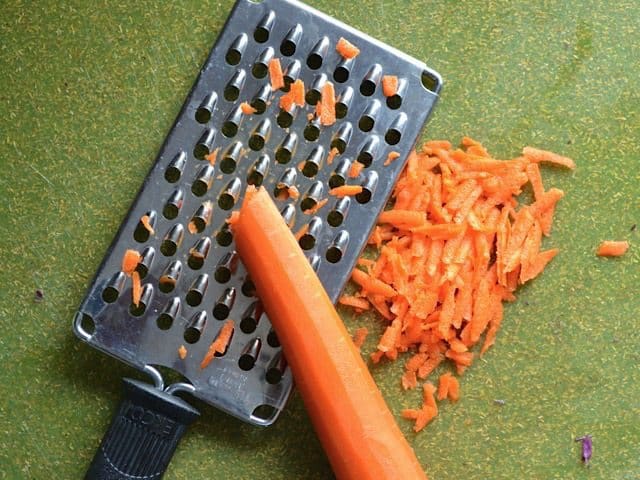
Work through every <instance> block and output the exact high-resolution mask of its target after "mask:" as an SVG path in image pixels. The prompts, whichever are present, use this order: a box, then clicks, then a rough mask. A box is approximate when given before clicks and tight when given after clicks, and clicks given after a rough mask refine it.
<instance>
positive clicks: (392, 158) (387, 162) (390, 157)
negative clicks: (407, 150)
mask: <svg viewBox="0 0 640 480" xmlns="http://www.w3.org/2000/svg"><path fill="white" fill-rule="evenodd" d="M399 157H400V154H399V153H398V152H396V151H392V152H389V155H387V159H386V160H385V161H384V166H385V167H386V166H387V165H390V164H391V163H393V162H394V161H395V160H396V159H398V158H399Z"/></svg>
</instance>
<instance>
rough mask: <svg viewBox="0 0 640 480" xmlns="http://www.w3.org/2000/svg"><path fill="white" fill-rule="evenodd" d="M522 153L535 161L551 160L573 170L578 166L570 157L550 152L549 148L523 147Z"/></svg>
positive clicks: (550, 161)
mask: <svg viewBox="0 0 640 480" xmlns="http://www.w3.org/2000/svg"><path fill="white" fill-rule="evenodd" d="M522 154H523V155H524V156H525V158H527V159H528V160H530V161H532V162H535V163H540V162H549V163H553V164H555V165H560V166H563V167H567V168H570V169H571V170H573V169H575V168H576V164H575V162H574V161H573V160H571V159H570V158H568V157H563V156H562V155H558V154H557V153H553V152H549V151H547V150H540V149H538V148H533V147H524V148H523V149H522Z"/></svg>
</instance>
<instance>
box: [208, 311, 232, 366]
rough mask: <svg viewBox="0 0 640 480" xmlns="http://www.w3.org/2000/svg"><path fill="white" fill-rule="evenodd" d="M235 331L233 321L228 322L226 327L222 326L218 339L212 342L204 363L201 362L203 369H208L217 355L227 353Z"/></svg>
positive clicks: (225, 324)
mask: <svg viewBox="0 0 640 480" xmlns="http://www.w3.org/2000/svg"><path fill="white" fill-rule="evenodd" d="M233 329H234V322H233V320H227V321H226V322H225V323H224V325H222V328H220V331H219V332H218V335H217V336H216V339H215V340H214V341H213V342H211V345H210V346H209V350H207V353H206V354H205V356H204V358H203V359H202V362H200V368H201V369H204V368H207V366H208V365H209V364H210V363H211V361H212V360H213V359H214V358H215V356H216V353H217V354H223V353H224V352H226V351H227V347H228V346H229V342H230V341H231V336H232V335H233Z"/></svg>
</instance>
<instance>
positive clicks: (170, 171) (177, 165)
mask: <svg viewBox="0 0 640 480" xmlns="http://www.w3.org/2000/svg"><path fill="white" fill-rule="evenodd" d="M186 164H187V154H186V153H184V152H183V151H180V152H178V153H177V154H176V155H175V156H174V157H173V158H172V159H171V162H169V165H167V169H166V170H165V171H164V178H165V180H166V181H167V182H169V183H176V182H177V181H178V180H180V177H181V176H182V172H183V171H184V167H185V165H186Z"/></svg>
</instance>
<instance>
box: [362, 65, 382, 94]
mask: <svg viewBox="0 0 640 480" xmlns="http://www.w3.org/2000/svg"><path fill="white" fill-rule="evenodd" d="M381 77H382V67H381V66H380V65H379V64H377V63H376V64H375V65H373V66H372V67H371V68H370V69H369V71H368V72H367V74H366V75H365V77H364V78H363V79H362V83H360V93H361V94H362V95H364V96H365V97H370V96H371V95H373V94H374V93H375V91H376V87H377V86H378V83H380V79H381Z"/></svg>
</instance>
